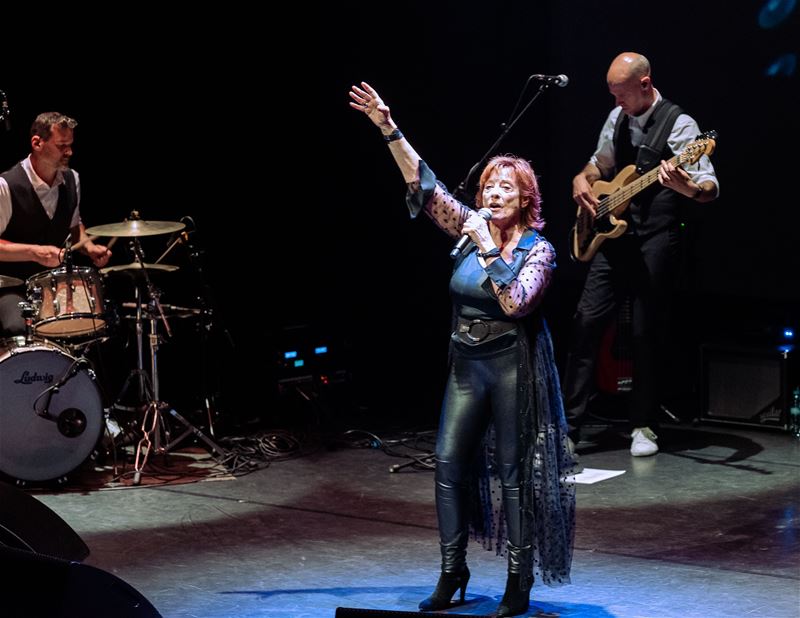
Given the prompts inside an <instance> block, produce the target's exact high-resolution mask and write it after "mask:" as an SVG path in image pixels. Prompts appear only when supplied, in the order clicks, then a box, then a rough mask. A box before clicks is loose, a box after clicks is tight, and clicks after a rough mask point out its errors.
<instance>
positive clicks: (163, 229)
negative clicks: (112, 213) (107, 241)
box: [86, 219, 186, 236]
mask: <svg viewBox="0 0 800 618" xmlns="http://www.w3.org/2000/svg"><path fill="white" fill-rule="evenodd" d="M185 227H186V224H185V223H181V222H179V221H144V220H142V219H132V220H131V219H128V220H125V221H123V222H121V223H106V224H105V225H95V226H94V227H90V228H88V229H87V230H86V233H87V234H90V235H91V236H155V235H156V234H169V233H170V232H178V231H180V230H182V229H183V228H185Z"/></svg>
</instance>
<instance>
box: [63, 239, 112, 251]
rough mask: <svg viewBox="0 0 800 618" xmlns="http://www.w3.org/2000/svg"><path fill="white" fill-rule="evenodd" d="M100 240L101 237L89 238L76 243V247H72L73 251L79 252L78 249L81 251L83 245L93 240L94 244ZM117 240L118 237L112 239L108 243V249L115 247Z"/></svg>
mask: <svg viewBox="0 0 800 618" xmlns="http://www.w3.org/2000/svg"><path fill="white" fill-rule="evenodd" d="M98 238H100V237H99V236H87V237H86V238H85V239H83V240H81V241H78V242H76V243H75V244H74V245H72V250H73V251H77V250H78V249H80V248H81V247H83V245H85V244H86V243H87V242H89V241H90V240H91V241H92V242H94V241H95V240H97V239H98ZM117 239H118V236H114V238H112V239H111V240H109V241H108V244H107V245H106V248H108V249H110V248H111V247H113V246H114V243H115V242H117Z"/></svg>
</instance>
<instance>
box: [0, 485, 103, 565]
mask: <svg viewBox="0 0 800 618" xmlns="http://www.w3.org/2000/svg"><path fill="white" fill-rule="evenodd" d="M0 505H2V506H0V546H5V547H11V548H15V549H24V550H27V551H32V552H35V553H37V554H44V555H47V556H52V557H54V558H62V559H63V560H71V561H76V562H81V561H82V560H83V559H84V558H86V556H88V555H89V548H88V547H87V546H86V543H84V542H83V539H81V537H80V536H78V534H77V533H76V532H75V531H74V530H73V529H72V528H70V526H69V524H67V522H65V521H64V520H63V519H61V518H60V517H59V516H58V515H56V514H55V513H54V512H53V511H51V510H50V509H49V508H48V507H47V506H46V505H45V504H44V503H42V502H40V501H39V500H37V499H36V498H34V497H33V496H31V495H29V494H27V493H26V492H24V491H23V490H21V489H17V488H16V487H14V486H13V485H9V484H8V483H3V482H0Z"/></svg>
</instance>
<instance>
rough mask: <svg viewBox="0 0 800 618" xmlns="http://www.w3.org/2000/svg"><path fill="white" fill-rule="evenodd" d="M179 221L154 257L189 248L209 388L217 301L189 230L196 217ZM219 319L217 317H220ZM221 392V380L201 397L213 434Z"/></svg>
mask: <svg viewBox="0 0 800 618" xmlns="http://www.w3.org/2000/svg"><path fill="white" fill-rule="evenodd" d="M180 222H181V223H183V224H184V225H185V226H186V227H185V228H184V229H183V230H182V231H180V232H178V233H177V234H176V236H175V238H174V239H172V240H170V242H169V243H168V244H167V248H166V249H165V250H164V252H163V253H162V254H161V255H160V256H159V257H158V259H157V260H156V261H155V263H156V264H160V263H161V261H162V260H163V259H164V258H165V257H167V255H169V253H170V252H171V251H172V250H173V249H174V248H175V247H177V246H178V245H184V246H185V247H186V249H187V251H188V257H189V263H190V264H191V266H192V267H193V270H194V275H195V278H196V281H197V283H199V286H200V288H201V293H200V295H199V296H197V298H196V300H197V301H198V302H199V303H200V307H201V309H200V310H199V311H198V313H199V315H201V317H202V322H201V323H200V324H199V329H200V332H201V335H200V337H201V344H200V345H201V348H200V350H201V367H202V369H201V377H202V381H203V384H204V385H205V386H206V389H209V386H208V385H209V383H210V379H209V378H210V375H213V371H212V370H211V369H210V368H209V363H210V361H209V356H210V353H209V346H210V343H209V339H210V337H211V332H212V329H213V328H214V319H215V317H216V312H215V307H216V303H215V302H214V298H213V295H212V292H211V286H209V284H208V282H207V281H206V278H205V274H204V272H203V265H202V260H201V257H202V254H203V251H202V250H200V249H198V248H197V247H196V246H195V245H194V244H192V242H191V240H190V236H189V235H190V234H192V233H193V232H196V231H197V225H196V224H195V222H194V219H192V217H190V216H188V215H187V216H183V217H181V218H180ZM217 321H219V320H218V318H217ZM221 328H222V333H223V334H224V335H225V339H226V341H227V343H228V344H229V345H230V347H231V349H235V347H236V346H235V345H234V343H233V338H232V337H231V334H230V332H229V331H228V329H227V328H226V327H225V326H224V325H223V326H222V327H221ZM211 388H214V387H211ZM218 395H219V384H216V390H213V391H212V392H209V390H206V391H205V392H204V393H203V401H202V404H201V406H202V408H203V412H204V413H205V416H206V420H207V421H208V432H209V433H210V434H211V436H212V437H214V435H215V434H214V417H215V415H216V414H217V409H216V406H217V399H218Z"/></svg>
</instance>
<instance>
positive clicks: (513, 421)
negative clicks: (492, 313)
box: [435, 332, 522, 573]
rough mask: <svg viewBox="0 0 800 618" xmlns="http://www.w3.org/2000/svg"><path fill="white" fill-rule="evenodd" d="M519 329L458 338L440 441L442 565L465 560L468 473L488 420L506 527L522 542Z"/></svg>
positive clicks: (454, 567) (450, 567) (457, 566)
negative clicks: (479, 339)
mask: <svg viewBox="0 0 800 618" xmlns="http://www.w3.org/2000/svg"><path fill="white" fill-rule="evenodd" d="M516 336H517V335H516V333H515V332H511V333H509V334H506V335H503V336H501V337H500V338H499V339H496V340H494V341H491V342H488V343H486V344H482V345H480V346H475V347H474V348H470V347H469V346H467V345H465V344H461V343H455V344H454V347H455V350H454V351H453V355H452V364H451V367H450V375H449V377H448V381H447V388H446V391H445V397H444V404H443V409H442V415H441V420H440V424H439V434H438V437H437V443H436V473H435V482H436V514H437V517H438V522H439V537H440V542H441V547H442V570H443V571H446V572H451V573H457V572H460V571H462V570H463V568H464V566H465V565H466V547H467V541H468V530H469V495H468V479H469V478H470V476H471V472H472V465H473V463H474V462H475V459H476V455H477V452H478V447H479V445H480V444H481V440H482V438H483V436H484V434H485V432H486V430H487V428H488V424H489V423H490V422H493V423H494V429H495V434H496V450H495V456H496V459H497V466H498V469H499V474H500V478H501V482H502V491H503V509H504V511H505V515H506V521H505V525H506V529H507V536H508V539H509V542H510V543H511V544H512V545H516V546H519V545H520V544H521V523H522V520H521V512H520V500H519V492H520V489H519V459H520V454H521V448H522V445H521V444H520V438H519V436H520V431H519V415H518V410H519V405H518V394H517V391H518V389H517V370H518V364H519V362H518V358H519V352H518V350H517V345H516Z"/></svg>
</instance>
